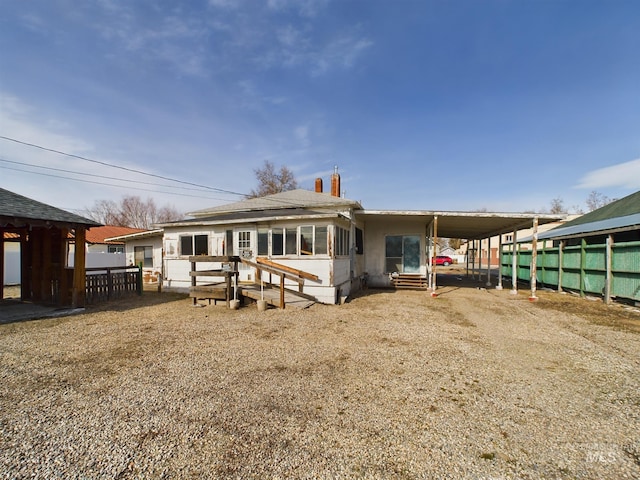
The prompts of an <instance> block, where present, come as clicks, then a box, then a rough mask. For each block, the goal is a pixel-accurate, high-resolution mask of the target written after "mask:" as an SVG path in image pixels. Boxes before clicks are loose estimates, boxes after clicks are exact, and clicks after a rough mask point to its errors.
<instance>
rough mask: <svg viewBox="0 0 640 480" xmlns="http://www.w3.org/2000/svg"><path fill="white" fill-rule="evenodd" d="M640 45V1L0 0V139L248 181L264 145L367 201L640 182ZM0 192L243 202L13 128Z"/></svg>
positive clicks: (540, 197)
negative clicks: (335, 178)
mask: <svg viewBox="0 0 640 480" xmlns="http://www.w3.org/2000/svg"><path fill="white" fill-rule="evenodd" d="M638 52H640V2H638V1H636V0H628V1H625V0H614V1H605V0H602V1H590V0H574V1H550V0H549V1H544V0H541V1H528V0H518V1H515V0H514V1H508V0H499V1H498V0H496V1H491V0H487V1H483V0H473V1H462V0H456V1H445V0H437V1H432V0H424V1H402V0H398V1H391V0H387V1H382V0H370V1H365V0H359V1H346V0H340V1H330V0H297V1H293V0H269V1H266V2H257V1H242V0H237V1H232V0H209V1H205V0H191V1H184V2H174V1H171V2H169V1H158V0H150V1H145V0H136V1H126V0H122V1H121V0H95V1H91V2H77V1H72V0H32V1H28V2H26V1H18V0H3V1H2V2H1V3H0V135H2V136H4V137H9V138H12V139H17V140H20V141H22V142H27V143H32V144H35V145H39V146H43V147H47V148H50V149H54V150H59V151H62V152H66V153H70V154H73V155H78V156H82V157H86V158H89V159H93V160H98V161H101V162H106V163H110V164H114V165H119V166H123V167H126V168H129V169H131V170H140V171H144V172H148V173H151V174H154V175H159V176H162V177H168V178H175V179H179V180H182V181H184V182H190V183H196V184H198V185H203V186H207V187H213V188H214V189H222V190H226V191H231V192H237V193H248V192H249V191H250V190H251V189H252V188H254V187H255V186H256V184H255V176H254V173H253V171H254V169H255V168H257V167H260V166H262V165H263V162H264V161H265V160H269V161H271V162H273V163H274V164H275V165H276V166H280V165H285V166H287V167H289V168H290V169H291V170H293V172H294V173H295V175H296V177H297V179H298V180H299V182H300V184H301V186H302V187H303V188H309V189H312V188H313V181H314V179H315V178H316V177H318V176H320V177H323V178H324V180H325V188H326V187H327V186H328V183H329V182H328V181H329V175H330V174H331V172H332V171H333V167H334V165H337V166H338V167H339V171H340V174H341V177H342V189H343V191H344V192H345V193H346V196H347V197H349V198H352V199H355V200H360V201H361V202H362V204H363V206H364V207H365V208H370V209H427V210H430V209H440V210H476V209H480V208H486V209H489V210H494V211H524V210H529V211H531V210H536V211H541V210H542V209H544V208H548V207H549V205H550V202H551V200H552V199H553V198H558V197H559V198H561V199H562V200H563V201H564V203H565V205H567V206H573V205H583V204H584V201H585V200H586V198H587V196H588V195H589V193H590V192H591V191H592V190H596V191H598V192H600V193H602V194H603V195H607V196H609V197H611V198H614V197H615V198H619V197H623V196H625V195H628V194H630V193H633V192H635V191H637V190H639V189H640V55H639V53H638ZM25 163H28V164H32V165H37V166H46V167H49V168H57V169H61V170H67V172H61V171H59V170H44V169H42V168H37V167H34V166H28V165H25ZM19 170H21V171H19ZM24 170H28V171H30V172H39V173H40V175H39V174H36V173H27V172H25V171H24ZM69 172H80V173H85V174H86V173H90V174H93V175H101V176H102V177H109V178H98V177H88V176H81V175H78V174H77V173H69ZM42 173H46V174H47V176H45V175H41V174H42ZM51 175H57V177H54V176H51ZM59 177H67V178H59ZM69 177H72V178H76V179H82V180H90V181H92V182H101V183H110V184H116V183H118V184H120V185H122V186H120V187H114V186H108V185H101V184H97V183H86V182H79V181H74V180H70V179H69ZM111 178H118V179H119V178H122V179H125V180H129V182H120V181H116V180H112V179H111ZM132 181H141V182H147V183H152V184H157V183H162V184H170V185H173V187H167V186H163V187H161V186H157V185H148V184H146V183H145V184H143V183H132ZM0 187H3V188H6V189H9V190H12V191H15V192H18V193H21V194H23V195H26V196H29V197H32V198H35V199H37V200H40V201H44V202H47V203H50V204H53V205H56V206H58V207H61V208H66V209H82V208H84V207H91V206H92V205H93V204H94V202H95V201H96V200H101V199H112V200H116V201H117V200H119V199H120V198H121V197H122V196H123V195H126V194H131V193H133V194H137V195H140V196H141V197H143V198H147V197H152V198H154V199H155V200H156V202H157V203H158V204H159V205H165V204H171V205H173V206H175V207H176V208H177V209H179V210H180V211H184V212H188V211H193V210H197V209H201V208H205V207H208V206H213V205H218V204H222V203H227V202H232V201H237V200H238V199H239V198H240V197H239V196H238V195H234V194H229V193H224V192H219V191H216V190H210V189H209V190H202V189H198V190H195V188H196V187H191V186H189V185H185V184H177V183H173V184H171V183H170V182H167V181H164V180H160V179H158V178H155V177H149V176H142V175H140V174H137V173H134V172H132V171H123V170H120V169H115V168H111V167H107V166H105V165H98V164H96V163H91V162H87V161H85V160H81V159H78V158H75V157H68V156H63V155H60V154H56V153H52V152H48V151H44V150H41V149H38V148H34V147H29V146H26V145H23V144H19V143H16V142H12V141H8V140H5V139H0ZM175 187H182V188H175ZM167 192H173V193H177V194H179V195H175V194H170V193H167Z"/></svg>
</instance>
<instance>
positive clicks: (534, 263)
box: [529, 217, 538, 302]
mask: <svg viewBox="0 0 640 480" xmlns="http://www.w3.org/2000/svg"><path fill="white" fill-rule="evenodd" d="M529 273H530V278H529V282H530V284H531V295H530V296H529V301H531V302H535V301H536V300H538V297H537V296H536V288H537V281H538V217H535V218H534V219H533V239H532V241H531V269H530V272H529Z"/></svg>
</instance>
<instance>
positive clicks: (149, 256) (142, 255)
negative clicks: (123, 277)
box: [133, 247, 153, 268]
mask: <svg viewBox="0 0 640 480" xmlns="http://www.w3.org/2000/svg"><path fill="white" fill-rule="evenodd" d="M133 258H134V261H135V264H136V265H140V264H142V266H143V267H144V268H153V247H133Z"/></svg>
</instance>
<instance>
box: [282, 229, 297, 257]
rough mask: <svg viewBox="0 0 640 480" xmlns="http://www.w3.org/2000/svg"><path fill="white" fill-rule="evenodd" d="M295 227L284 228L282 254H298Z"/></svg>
mask: <svg viewBox="0 0 640 480" xmlns="http://www.w3.org/2000/svg"><path fill="white" fill-rule="evenodd" d="M296 230H297V229H296V228H286V229H285V231H284V232H285V235H284V239H285V245H284V254H285V255H297V254H298V246H297V242H296Z"/></svg>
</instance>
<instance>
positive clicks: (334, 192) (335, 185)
mask: <svg viewBox="0 0 640 480" xmlns="http://www.w3.org/2000/svg"><path fill="white" fill-rule="evenodd" d="M331 196H333V197H339V196H340V174H339V173H338V166H337V165H336V166H335V167H333V175H331Z"/></svg>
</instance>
